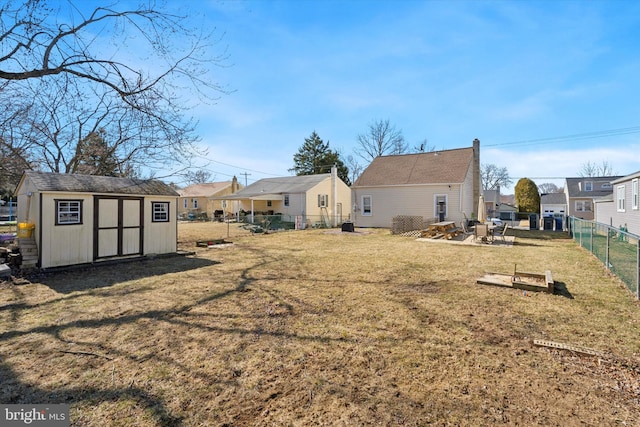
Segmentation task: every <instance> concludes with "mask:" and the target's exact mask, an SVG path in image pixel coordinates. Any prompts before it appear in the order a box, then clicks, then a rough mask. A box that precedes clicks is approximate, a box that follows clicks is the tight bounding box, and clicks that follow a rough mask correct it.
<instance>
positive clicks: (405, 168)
mask: <svg viewBox="0 0 640 427" xmlns="http://www.w3.org/2000/svg"><path fill="white" fill-rule="evenodd" d="M480 179H481V178H480V141H479V140H477V139H475V140H474V141H473V146H472V147H469V148H459V149H453V150H442V151H434V152H429V153H417V154H402V155H393V156H380V157H376V158H375V159H374V160H373V162H371V164H370V165H369V166H368V167H367V168H366V169H365V170H364V171H363V172H362V175H360V177H359V178H358V179H357V180H356V182H355V183H354V184H353V186H352V187H351V189H352V196H353V200H352V204H353V211H354V222H355V225H356V226H358V227H385V228H391V227H392V222H393V218H394V217H396V216H400V215H403V216H421V217H423V218H424V220H425V221H426V222H430V221H436V220H439V221H444V220H448V221H455V222H456V223H457V224H460V222H462V221H464V220H466V219H472V218H476V217H477V212H478V200H479V198H480V194H481V184H480Z"/></svg>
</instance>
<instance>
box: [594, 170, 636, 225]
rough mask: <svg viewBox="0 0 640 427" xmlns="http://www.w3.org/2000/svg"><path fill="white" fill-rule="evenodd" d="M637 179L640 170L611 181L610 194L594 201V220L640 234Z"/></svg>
mask: <svg viewBox="0 0 640 427" xmlns="http://www.w3.org/2000/svg"><path fill="white" fill-rule="evenodd" d="M639 180H640V171H638V172H635V173H632V174H630V175H627V176H624V177H621V178H618V179H615V180H613V181H611V185H612V186H613V192H612V194H611V195H609V196H608V197H603V198H601V199H598V200H596V201H595V220H596V221H597V222H600V223H603V224H607V225H611V226H613V227H618V228H620V227H626V228H627V231H629V232H630V233H633V234H637V235H640V199H639V191H640V190H639V188H638V186H639V185H640V184H639Z"/></svg>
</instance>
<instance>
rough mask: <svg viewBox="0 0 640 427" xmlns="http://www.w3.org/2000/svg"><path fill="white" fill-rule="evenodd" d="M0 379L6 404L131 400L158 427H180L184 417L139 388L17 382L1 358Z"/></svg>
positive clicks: (17, 377)
mask: <svg viewBox="0 0 640 427" xmlns="http://www.w3.org/2000/svg"><path fill="white" fill-rule="evenodd" d="M0 378H2V391H0V401H1V402H2V403H5V404H27V405H28V404H43V403H44V404H59V403H67V404H73V403H75V402H87V403H89V404H90V405H92V406H95V405H96V404H98V403H99V402H114V401H118V400H131V401H134V402H135V403H136V404H137V405H139V406H141V407H143V408H145V412H146V413H148V414H150V415H151V416H152V417H153V419H154V421H155V424H156V425H158V426H167V427H169V426H181V425H183V419H184V417H183V416H174V415H172V414H171V413H170V410H169V408H168V407H167V405H166V402H164V401H163V400H162V399H161V398H159V397H157V396H154V395H153V394H151V393H149V392H148V391H146V390H143V389H142V388H139V387H131V386H127V387H110V388H109V387H107V388H103V389H100V388H92V387H82V388H77V387H61V388H54V389H51V390H44V389H41V388H39V387H37V386H34V385H32V384H28V383H25V382H22V381H20V378H19V376H18V375H16V374H15V372H14V371H13V370H12V369H11V367H10V366H9V365H8V364H7V363H6V362H5V361H4V360H3V359H2V358H0ZM69 415H70V418H71V420H70V421H72V422H73V423H78V421H79V420H77V419H74V415H75V414H74V411H73V409H71V410H70V414H69ZM80 415H81V414H80Z"/></svg>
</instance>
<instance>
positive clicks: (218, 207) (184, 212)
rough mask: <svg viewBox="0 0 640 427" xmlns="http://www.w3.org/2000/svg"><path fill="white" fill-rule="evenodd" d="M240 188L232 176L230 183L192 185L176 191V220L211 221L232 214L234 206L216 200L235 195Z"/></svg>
mask: <svg viewBox="0 0 640 427" xmlns="http://www.w3.org/2000/svg"><path fill="white" fill-rule="evenodd" d="M241 188H242V185H240V184H238V179H237V178H236V177H235V176H234V177H233V180H231V181H221V182H209V183H202V184H192V185H189V186H188V187H185V188H183V189H181V190H178V194H180V199H179V200H178V218H180V219H211V218H214V217H221V216H223V215H225V214H228V213H231V212H234V211H235V210H236V209H234V206H231V205H229V206H227V205H226V204H225V203H224V200H220V199H217V198H218V197H220V196H226V195H229V194H233V193H236V192H237V191H238V190H240V189H241Z"/></svg>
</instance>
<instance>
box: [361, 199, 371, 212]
mask: <svg viewBox="0 0 640 427" xmlns="http://www.w3.org/2000/svg"><path fill="white" fill-rule="evenodd" d="M371 212H372V211H371V196H362V216H371V215H372V213H371Z"/></svg>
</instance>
